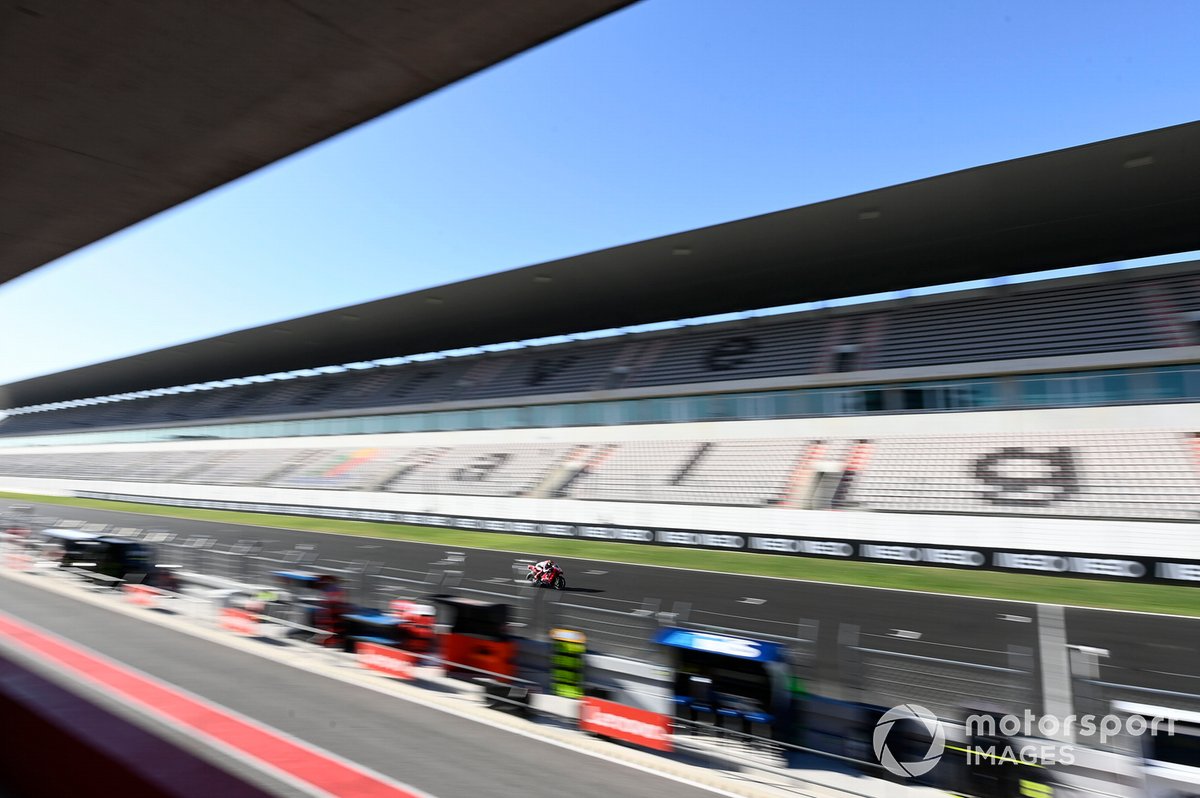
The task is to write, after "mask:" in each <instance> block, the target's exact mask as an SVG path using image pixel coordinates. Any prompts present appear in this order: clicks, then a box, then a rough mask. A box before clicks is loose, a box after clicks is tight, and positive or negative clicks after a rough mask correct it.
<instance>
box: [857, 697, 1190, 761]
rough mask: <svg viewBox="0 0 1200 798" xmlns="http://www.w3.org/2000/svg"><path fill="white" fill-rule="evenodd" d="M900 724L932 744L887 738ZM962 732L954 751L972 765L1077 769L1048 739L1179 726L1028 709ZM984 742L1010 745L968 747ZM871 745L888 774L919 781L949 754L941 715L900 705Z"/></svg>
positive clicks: (1063, 747)
mask: <svg viewBox="0 0 1200 798" xmlns="http://www.w3.org/2000/svg"><path fill="white" fill-rule="evenodd" d="M898 723H903V724H905V725H906V726H907V727H908V728H909V729H910V730H914V731H915V730H916V729H918V728H921V729H924V735H923V736H927V737H928V739H929V741H928V743H927V744H926V743H925V742H924V740H923V739H921V740H918V739H917V738H916V736H915V735H914V734H912V733H911V731H910V733H909V734H907V735H903V737H902V739H901V740H896V739H893V740H891V741H890V742H889V739H888V736H889V734H890V733H891V731H892V728H893V727H894V726H895V725H896V724H898ZM964 731H965V733H966V738H967V740H968V742H967V744H966V745H965V746H962V747H959V746H954V750H956V751H958V752H960V753H962V754H964V756H965V757H966V761H967V764H968V765H987V764H994V765H1000V764H1026V765H1054V764H1058V765H1073V764H1074V763H1075V746H1074V745H1072V744H1070V743H1063V742H1055V741H1054V740H1052V739H1046V738H1053V737H1058V736H1059V735H1063V736H1066V737H1068V738H1073V737H1074V736H1075V735H1079V736H1082V737H1085V738H1089V739H1098V741H1099V743H1100V744H1101V745H1103V744H1105V743H1107V742H1108V741H1109V740H1111V739H1113V738H1115V737H1118V736H1122V735H1128V736H1130V737H1141V736H1143V735H1146V734H1150V735H1159V734H1166V735H1167V736H1171V735H1174V734H1175V721H1174V720H1173V719H1171V718H1160V717H1150V718H1147V717H1145V716H1144V715H1126V716H1121V715H1067V716H1065V717H1057V716H1054V715H1041V716H1037V715H1034V714H1033V712H1032V711H1031V710H1028V709H1027V710H1025V713H1024V714H1023V715H970V716H968V717H967V720H966V724H965V728H964ZM897 737H900V735H897ZM980 738H991V739H997V738H1003V739H1008V740H1009V742H1008V743H1007V744H1004V745H995V744H989V745H981V744H977V743H972V742H970V741H972V740H977V739H980ZM1023 739H1026V740H1027V739H1042V740H1043V742H1042V743H1029V742H1021V740H1023ZM871 743H872V747H873V748H874V749H875V758H876V759H878V760H879V764H881V765H883V767H884V769H885V770H887V771H888V772H889V773H891V774H893V775H896V776H902V777H907V778H916V777H917V776H923V775H925V774H926V773H928V772H929V771H931V770H933V769H934V768H935V767H937V764H938V762H940V761H941V758H942V755H943V754H945V751H946V730H945V728H944V727H943V726H942V723H941V721H939V720H938V719H937V716H936V715H934V714H933V713H932V712H930V711H929V710H928V709H926V708H925V707H923V706H921V705H920V704H901V705H900V706H896V707H892V708H891V709H889V710H888V711H887V712H885V713H883V716H882V717H880V718H879V722H878V723H876V724H875V732H874V734H873V735H872V736H871ZM921 749H923V750H921Z"/></svg>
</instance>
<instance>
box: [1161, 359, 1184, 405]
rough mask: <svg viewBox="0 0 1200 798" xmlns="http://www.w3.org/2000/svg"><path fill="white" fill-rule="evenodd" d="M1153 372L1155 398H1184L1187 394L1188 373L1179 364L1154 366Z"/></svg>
mask: <svg viewBox="0 0 1200 798" xmlns="http://www.w3.org/2000/svg"><path fill="white" fill-rule="evenodd" d="M1153 374H1154V398H1155V399H1184V398H1187V396H1188V379H1187V377H1188V374H1187V371H1185V370H1184V369H1183V368H1181V367H1179V366H1168V367H1165V368H1156V369H1154V371H1153Z"/></svg>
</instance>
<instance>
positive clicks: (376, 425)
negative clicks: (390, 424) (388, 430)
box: [362, 416, 386, 433]
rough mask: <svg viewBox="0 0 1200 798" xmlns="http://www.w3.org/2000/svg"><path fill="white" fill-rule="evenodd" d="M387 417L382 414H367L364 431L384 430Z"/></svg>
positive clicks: (364, 420)
mask: <svg viewBox="0 0 1200 798" xmlns="http://www.w3.org/2000/svg"><path fill="white" fill-rule="evenodd" d="M385 424H386V419H384V418H383V417H381V416H367V417H366V418H364V419H363V429H362V431H363V432H368V433H370V432H384V431H385Z"/></svg>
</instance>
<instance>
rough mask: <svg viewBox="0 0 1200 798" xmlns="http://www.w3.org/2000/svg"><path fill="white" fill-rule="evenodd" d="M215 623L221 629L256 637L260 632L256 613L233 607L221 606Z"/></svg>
mask: <svg viewBox="0 0 1200 798" xmlns="http://www.w3.org/2000/svg"><path fill="white" fill-rule="evenodd" d="M217 625H218V626H220V627H221V628H222V629H226V630H228V631H230V632H235V633H237V634H239V635H247V636H249V637H258V636H259V635H260V634H261V633H262V628H261V624H259V622H258V615H256V614H255V613H253V612H249V611H247V610H240V609H237V608H235V607H222V608H221V612H220V613H219V615H218V618H217Z"/></svg>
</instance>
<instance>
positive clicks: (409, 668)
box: [354, 643, 416, 681]
mask: <svg viewBox="0 0 1200 798" xmlns="http://www.w3.org/2000/svg"><path fill="white" fill-rule="evenodd" d="M354 654H355V656H356V657H357V658H358V663H359V664H360V665H362V666H363V667H364V668H369V669H370V670H373V671H379V672H380V673H384V674H387V675H388V676H394V677H395V678H397V679H403V680H405V681H412V679H413V677H414V676H415V675H416V674H415V672H414V671H413V665H414V663H415V662H416V657H415V656H414V655H412V654H410V653H408V652H407V651H401V650H399V649H396V648H390V647H388V646H381V645H379V644H378V643H358V644H357V645H356V646H355V647H354Z"/></svg>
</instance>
